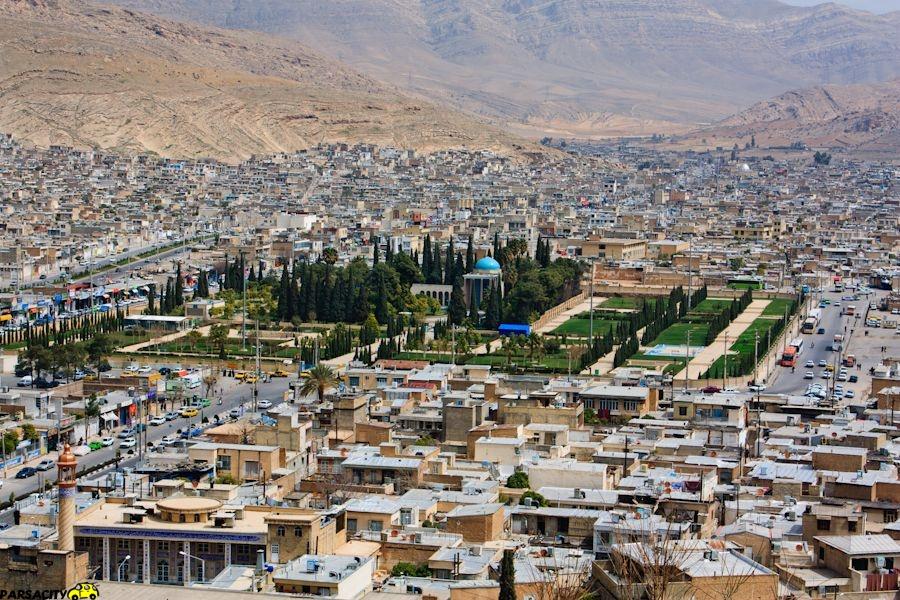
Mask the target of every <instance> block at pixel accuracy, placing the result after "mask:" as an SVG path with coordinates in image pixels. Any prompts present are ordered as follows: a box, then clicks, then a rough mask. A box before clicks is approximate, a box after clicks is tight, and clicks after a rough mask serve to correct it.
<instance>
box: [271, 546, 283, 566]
mask: <svg viewBox="0 0 900 600" xmlns="http://www.w3.org/2000/svg"><path fill="white" fill-rule="evenodd" d="M280 554H281V545H280V544H272V545H271V547H270V548H269V556H271V557H272V562H278V556H279V555H280Z"/></svg>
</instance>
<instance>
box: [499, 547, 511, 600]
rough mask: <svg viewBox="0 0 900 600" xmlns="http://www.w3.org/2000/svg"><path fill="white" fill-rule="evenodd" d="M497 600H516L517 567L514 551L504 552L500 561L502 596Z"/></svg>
mask: <svg viewBox="0 0 900 600" xmlns="http://www.w3.org/2000/svg"><path fill="white" fill-rule="evenodd" d="M497 600H516V567H515V564H514V562H513V551H512V550H509V549H507V550H504V551H503V558H502V559H500V596H499V597H498V599H497Z"/></svg>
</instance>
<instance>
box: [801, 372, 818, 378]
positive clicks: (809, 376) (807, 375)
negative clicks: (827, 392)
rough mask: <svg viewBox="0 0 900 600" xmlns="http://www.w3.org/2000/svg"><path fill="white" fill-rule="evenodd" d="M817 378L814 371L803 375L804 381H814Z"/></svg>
mask: <svg viewBox="0 0 900 600" xmlns="http://www.w3.org/2000/svg"><path fill="white" fill-rule="evenodd" d="M815 376H816V374H815V373H813V372H812V371H807V372H806V373H804V374H803V379H813V378H814V377H815Z"/></svg>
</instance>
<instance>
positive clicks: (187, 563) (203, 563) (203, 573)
mask: <svg viewBox="0 0 900 600" xmlns="http://www.w3.org/2000/svg"><path fill="white" fill-rule="evenodd" d="M178 554H180V555H181V556H183V557H184V558H185V559H187V560H186V561H185V565H184V566H185V569H184V576H185V577H186V578H187V582H188V583H190V582H191V570H190V568H189V567H190V560H191V559H194V560H196V561H200V577H198V578H197V580H198V581H205V580H206V561H205V560H203V559H202V558H200V557H199V556H194V555H193V554H189V553H187V552H185V551H184V550H179V551H178Z"/></svg>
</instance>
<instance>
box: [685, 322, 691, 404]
mask: <svg viewBox="0 0 900 600" xmlns="http://www.w3.org/2000/svg"><path fill="white" fill-rule="evenodd" d="M685 356H686V357H687V360H686V361H685V363H684V391H685V393H687V390H688V375H689V370H690V368H689V365H690V363H691V330H690V328H688V330H687V351H686V352H685Z"/></svg>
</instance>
